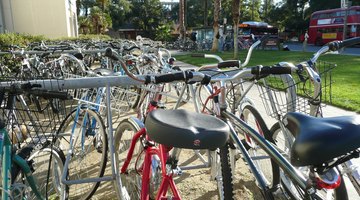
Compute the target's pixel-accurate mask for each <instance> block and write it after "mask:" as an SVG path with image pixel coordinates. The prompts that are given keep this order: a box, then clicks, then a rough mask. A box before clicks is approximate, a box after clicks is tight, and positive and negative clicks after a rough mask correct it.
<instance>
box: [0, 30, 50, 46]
mask: <svg viewBox="0 0 360 200" xmlns="http://www.w3.org/2000/svg"><path fill="white" fill-rule="evenodd" d="M45 39H46V38H45V37H44V36H42V35H37V36H34V35H30V34H18V33H6V34H0V44H1V46H9V45H17V46H26V45H28V44H30V43H32V42H41V41H42V40H45Z"/></svg>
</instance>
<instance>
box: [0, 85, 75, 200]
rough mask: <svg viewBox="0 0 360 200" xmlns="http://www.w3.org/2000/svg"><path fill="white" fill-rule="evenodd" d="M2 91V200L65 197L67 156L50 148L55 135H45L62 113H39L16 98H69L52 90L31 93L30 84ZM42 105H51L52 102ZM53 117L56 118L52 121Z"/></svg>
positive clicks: (0, 150)
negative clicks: (64, 176)
mask: <svg viewBox="0 0 360 200" xmlns="http://www.w3.org/2000/svg"><path fill="white" fill-rule="evenodd" d="M0 91H1V92H0V93H1V94H0V99H1V101H0V105H1V109H2V111H4V112H2V120H0V135H1V136H0V158H1V159H0V161H1V163H2V165H1V166H2V167H1V190H0V191H1V197H2V199H4V200H6V199H45V198H47V197H54V196H61V197H64V198H65V197H66V196H67V192H68V190H67V189H68V188H67V187H64V190H61V189H60V188H61V183H60V177H61V176H60V173H61V171H62V170H63V165H64V161H65V156H64V154H63V152H62V151H61V150H59V149H57V148H56V147H54V146H52V145H51V137H52V135H46V132H47V131H51V130H50V129H51V128H52V126H54V128H55V127H56V124H57V122H56V121H57V120H58V119H59V118H61V117H60V115H59V113H55V112H52V111H50V110H51V107H50V106H47V108H46V107H45V108H44V109H43V110H37V109H30V108H29V107H28V106H27V105H26V104H24V102H22V105H21V104H20V105H17V104H16V97H21V95H22V94H25V93H27V94H31V95H34V96H41V97H44V96H46V97H47V98H50V99H51V98H58V99H59V98H60V99H63V100H65V99H68V97H67V95H66V94H63V93H59V92H52V91H50V92H49V91H45V92H44V91H36V90H35V91H31V90H30V88H29V85H27V84H17V83H10V84H9V85H7V86H4V87H0ZM42 102H43V103H45V104H50V102H49V101H46V102H44V101H42ZM20 107H21V108H20ZM46 109H49V110H46ZM51 115H54V116H53V117H55V118H51ZM40 116H42V117H45V118H46V120H44V119H41V118H39V117H40ZM39 120H43V121H42V122H39ZM48 159H49V160H48Z"/></svg>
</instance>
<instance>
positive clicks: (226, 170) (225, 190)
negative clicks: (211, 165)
mask: <svg viewBox="0 0 360 200" xmlns="http://www.w3.org/2000/svg"><path fill="white" fill-rule="evenodd" d="M219 155H220V167H221V180H216V181H217V182H218V185H217V188H218V192H219V197H220V199H221V200H223V199H226V200H232V199H234V184H233V174H232V169H231V163H230V158H229V156H230V153H229V144H226V145H225V146H223V147H220V148H219Z"/></svg>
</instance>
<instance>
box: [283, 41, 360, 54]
mask: <svg viewBox="0 0 360 200" xmlns="http://www.w3.org/2000/svg"><path fill="white" fill-rule="evenodd" d="M285 45H287V46H288V48H289V49H290V51H302V50H303V45H302V43H285ZM320 48H321V46H314V45H308V46H307V48H306V51H309V52H316V51H318V50H319V49H320ZM340 54H344V55H360V48H355V47H351V48H345V50H344V51H342V52H340Z"/></svg>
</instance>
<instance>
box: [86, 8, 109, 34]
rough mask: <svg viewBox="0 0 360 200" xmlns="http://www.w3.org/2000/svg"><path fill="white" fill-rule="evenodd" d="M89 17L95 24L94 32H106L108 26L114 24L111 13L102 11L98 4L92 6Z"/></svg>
mask: <svg viewBox="0 0 360 200" xmlns="http://www.w3.org/2000/svg"><path fill="white" fill-rule="evenodd" d="M89 17H90V20H91V22H92V24H93V27H92V28H93V29H92V33H95V34H100V33H104V32H105V31H106V30H107V28H108V27H110V26H111V25H112V24H111V17H110V15H108V14H107V13H104V12H102V10H101V9H100V8H99V7H97V6H94V7H92V8H91V10H90V16H89Z"/></svg>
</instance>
